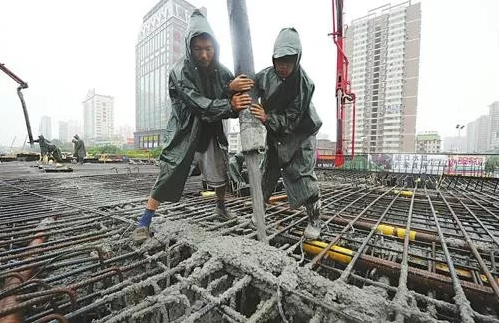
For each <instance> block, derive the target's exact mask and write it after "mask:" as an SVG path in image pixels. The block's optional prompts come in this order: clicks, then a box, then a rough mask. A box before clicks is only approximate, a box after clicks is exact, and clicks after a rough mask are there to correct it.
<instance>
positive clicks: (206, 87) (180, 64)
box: [151, 10, 238, 202]
mask: <svg viewBox="0 0 500 323" xmlns="http://www.w3.org/2000/svg"><path fill="white" fill-rule="evenodd" d="M202 33H206V34H208V35H210V36H211V38H212V41H213V42H214V44H213V45H214V47H215V56H214V62H213V64H212V67H211V68H210V71H208V72H203V71H202V70H201V69H199V68H198V67H197V66H196V62H195V61H194V59H193V57H192V56H191V46H190V44H191V40H192V39H193V38H194V37H196V36H199V35H201V34H202ZM218 54H219V47H218V44H217V42H216V40H215V37H214V34H213V32H212V29H211V28H210V26H209V24H208V21H207V20H206V18H205V16H204V15H203V14H202V13H201V12H200V11H198V10H195V11H194V12H193V14H192V15H191V19H190V22H189V26H188V31H187V35H186V54H185V56H184V57H182V58H181V59H180V60H179V61H177V63H176V64H175V65H174V67H173V68H172V70H171V72H170V77H169V94H170V98H171V101H172V113H171V116H170V119H169V121H168V124H167V129H166V136H165V137H166V146H165V148H164V149H163V151H162V153H161V155H160V175H159V176H158V178H157V180H156V183H155V185H154V187H153V190H152V192H151V197H152V198H153V199H155V200H157V201H160V202H163V201H170V202H176V201H178V200H179V199H180V197H181V194H182V191H183V189H184V185H185V183H186V180H187V177H188V175H189V171H190V167H191V164H192V161H193V158H194V154H195V152H196V151H200V152H203V151H204V150H206V148H207V146H208V143H209V140H210V139H211V138H214V139H215V140H216V142H217V144H218V145H219V146H220V147H221V148H223V149H224V150H227V146H228V142H227V138H226V136H225V134H224V131H223V127H222V119H228V118H236V117H238V114H237V112H234V111H233V109H232V107H231V102H230V93H229V87H228V86H229V83H230V82H231V81H232V80H233V78H234V76H233V75H232V73H231V72H230V71H229V70H228V69H227V68H226V67H224V66H223V65H221V64H220V63H219V61H218Z"/></svg>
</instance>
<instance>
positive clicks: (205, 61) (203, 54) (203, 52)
mask: <svg viewBox="0 0 500 323" xmlns="http://www.w3.org/2000/svg"><path fill="white" fill-rule="evenodd" d="M191 53H192V55H193V58H194V60H195V61H196V63H197V65H198V66H200V67H203V68H208V67H210V65H212V62H213V60H214V56H215V49H214V44H213V42H212V40H211V39H209V38H207V37H194V38H193V40H192V41H191Z"/></svg>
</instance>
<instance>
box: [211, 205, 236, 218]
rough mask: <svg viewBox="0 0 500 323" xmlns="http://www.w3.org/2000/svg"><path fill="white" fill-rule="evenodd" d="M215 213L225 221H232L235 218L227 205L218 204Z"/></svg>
mask: <svg viewBox="0 0 500 323" xmlns="http://www.w3.org/2000/svg"><path fill="white" fill-rule="evenodd" d="M214 213H215V214H216V215H217V216H218V217H219V218H220V219H221V220H223V221H227V220H232V219H234V218H235V216H234V214H233V212H231V210H229V209H228V208H227V207H226V206H225V205H224V206H221V205H219V204H218V203H217V205H216V206H215V210H214Z"/></svg>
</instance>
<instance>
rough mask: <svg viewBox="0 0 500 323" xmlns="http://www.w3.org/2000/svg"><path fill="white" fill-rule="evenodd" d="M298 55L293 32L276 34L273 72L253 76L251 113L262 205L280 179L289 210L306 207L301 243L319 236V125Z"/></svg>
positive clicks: (296, 35) (283, 31)
mask: <svg viewBox="0 0 500 323" xmlns="http://www.w3.org/2000/svg"><path fill="white" fill-rule="evenodd" d="M301 54H302V47H301V44H300V39H299V35H298V33H297V31H296V30H295V29H294V28H285V29H283V30H281V32H280V33H279V35H278V37H277V39H276V41H275V43H274V52H273V56H272V59H273V66H271V67H268V68H266V69H264V70H262V71H261V72H259V73H258V74H257V75H256V76H255V84H256V85H255V86H256V87H257V89H256V90H257V91H258V96H259V98H260V104H257V103H255V104H252V107H251V112H252V114H253V115H254V116H255V117H256V118H258V119H259V120H260V121H262V123H263V124H264V125H265V127H266V130H267V139H266V140H267V150H266V154H265V157H264V165H263V175H262V193H263V195H264V200H265V201H267V200H268V199H269V197H270V196H271V194H272V192H273V191H274V188H275V186H276V182H277V181H278V179H279V178H280V176H282V177H283V181H284V184H285V190H286V192H287V196H288V201H289V203H290V206H291V207H292V208H297V207H300V206H302V205H304V206H305V207H306V210H307V214H308V215H309V223H308V226H307V228H306V230H305V232H304V235H305V237H306V238H307V239H316V238H318V236H319V234H320V230H321V227H320V223H319V215H320V214H319V211H320V207H321V200H320V195H319V188H318V180H317V178H316V174H315V173H314V166H315V163H316V134H317V133H318V130H319V128H320V127H321V125H322V123H321V120H320V119H319V117H318V115H317V114H316V110H315V109H314V106H313V104H312V102H311V99H312V95H313V92H314V84H313V82H312V81H311V79H310V78H309V77H308V76H307V74H306V73H305V71H304V70H303V69H302V67H301V66H300V58H301Z"/></svg>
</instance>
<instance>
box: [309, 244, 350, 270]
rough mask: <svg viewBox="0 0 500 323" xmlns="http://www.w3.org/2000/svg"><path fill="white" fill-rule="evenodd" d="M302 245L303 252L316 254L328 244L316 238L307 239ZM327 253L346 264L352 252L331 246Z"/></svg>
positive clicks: (331, 257)
mask: <svg viewBox="0 0 500 323" xmlns="http://www.w3.org/2000/svg"><path fill="white" fill-rule="evenodd" d="M302 247H303V248H304V251H305V252H307V253H309V254H313V255H317V254H319V253H320V252H321V250H323V249H325V248H326V247H328V244H327V243H324V242H321V241H317V240H309V241H306V242H304V243H303V246H302ZM327 254H328V257H329V258H330V259H333V260H336V261H339V262H341V263H344V264H348V263H349V262H351V259H352V255H353V254H354V253H353V252H352V250H350V249H347V248H342V247H339V246H333V247H331V248H330V250H328V251H327Z"/></svg>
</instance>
